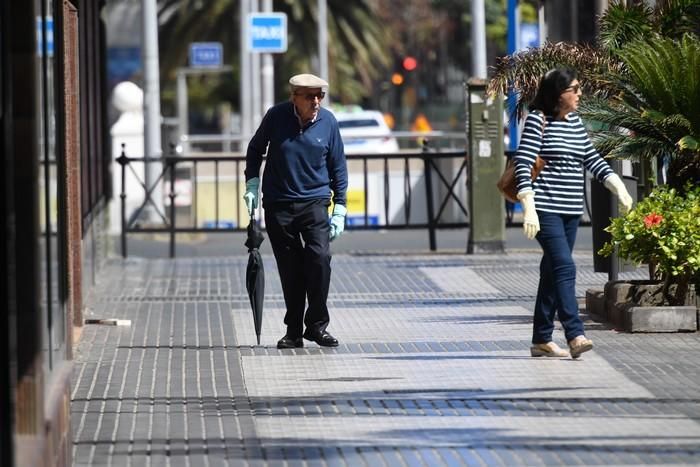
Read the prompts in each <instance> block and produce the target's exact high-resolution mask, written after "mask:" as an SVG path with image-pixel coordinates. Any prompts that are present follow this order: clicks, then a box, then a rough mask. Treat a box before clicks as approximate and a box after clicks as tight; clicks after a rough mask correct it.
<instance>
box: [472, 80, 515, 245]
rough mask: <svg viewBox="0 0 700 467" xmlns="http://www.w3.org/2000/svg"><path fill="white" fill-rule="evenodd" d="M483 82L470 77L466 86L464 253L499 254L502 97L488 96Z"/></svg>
mask: <svg viewBox="0 0 700 467" xmlns="http://www.w3.org/2000/svg"><path fill="white" fill-rule="evenodd" d="M485 91H486V82H485V81H483V80H474V79H471V80H469V82H468V83H467V85H466V87H465V92H466V99H465V103H466V107H467V108H466V114H467V120H468V122H467V131H468V134H467V140H468V141H469V148H468V154H467V158H468V160H469V177H468V184H469V186H468V196H469V241H468V243H467V253H501V252H503V251H504V249H505V241H506V226H505V216H506V212H505V200H504V199H503V197H502V196H501V194H500V192H499V191H498V188H496V182H497V181H498V179H499V177H500V176H501V174H502V173H503V169H504V168H505V156H504V151H503V99H502V98H501V97H500V96H499V97H498V98H496V99H487V98H486V95H485Z"/></svg>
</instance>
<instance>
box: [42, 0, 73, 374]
mask: <svg viewBox="0 0 700 467" xmlns="http://www.w3.org/2000/svg"><path fill="white" fill-rule="evenodd" d="M37 1H38V2H39V5H38V8H37V10H36V11H37V12H40V15H39V16H38V17H37V18H36V35H37V51H36V57H37V74H38V77H37V78H38V79H37V95H38V96H39V99H38V100H37V102H38V105H39V109H38V112H37V117H38V118H37V120H38V122H39V123H38V125H39V129H38V130H39V131H38V134H39V158H40V162H41V163H40V165H39V167H40V173H39V183H38V186H39V205H40V211H39V212H40V218H39V225H40V245H41V248H42V252H41V253H42V254H41V259H42V261H41V287H40V290H41V306H42V316H43V326H42V328H43V339H42V342H43V350H44V354H45V355H44V366H45V369H46V371H47V372H50V371H51V370H53V369H54V368H56V366H57V365H58V364H60V363H61V362H62V361H63V360H64V359H65V351H66V349H65V346H66V322H65V311H66V310H65V295H66V293H65V286H64V285H63V284H65V281H64V275H65V267H64V266H65V264H64V260H63V258H64V255H63V247H64V245H63V241H65V236H63V235H61V230H62V229H61V228H60V227H59V226H60V225H61V222H60V217H61V212H62V210H61V207H62V205H63V201H62V200H61V196H60V195H61V193H62V191H61V190H60V188H61V187H60V186H59V184H61V183H63V178H62V177H60V176H59V173H60V170H59V169H60V163H61V161H60V160H59V159H60V158H59V157H58V154H57V138H58V137H60V135H58V132H57V126H56V124H57V115H56V112H57V109H58V106H57V102H56V99H57V96H56V84H57V81H56V80H57V77H56V74H55V66H56V64H55V56H56V47H55V45H54V37H55V35H54V24H55V22H54V10H53V2H52V1H51V0H37ZM58 82H60V80H59V81H58ZM46 387H50V385H47V386H46Z"/></svg>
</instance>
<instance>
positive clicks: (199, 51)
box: [190, 42, 224, 68]
mask: <svg viewBox="0 0 700 467" xmlns="http://www.w3.org/2000/svg"><path fill="white" fill-rule="evenodd" d="M223 62H224V48H223V47H222V46H221V42H193V43H191V44H190V66H191V67H192V68H216V67H220V66H222V65H223Z"/></svg>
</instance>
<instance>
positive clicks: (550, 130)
mask: <svg viewBox="0 0 700 467" xmlns="http://www.w3.org/2000/svg"><path fill="white" fill-rule="evenodd" d="M543 118H545V117H544V115H543V114H542V113H541V112H539V111H538V112H531V113H530V114H529V115H528V116H527V118H526V119H525V128H524V129H523V134H522V137H521V140H520V145H519V146H518V150H517V151H516V153H515V176H516V179H517V182H518V193H522V192H524V191H529V190H534V192H535V206H536V209H537V210H538V211H545V212H553V213H558V214H569V215H581V214H583V184H584V181H585V180H584V168H585V169H587V170H588V171H589V172H591V174H592V175H593V176H594V177H595V178H597V179H598V180H599V181H600V182H603V181H604V180H605V179H606V178H608V177H609V176H610V175H612V174H613V171H612V169H611V168H610V166H609V165H608V163H607V162H606V161H605V160H604V159H603V158H602V157H601V156H600V154H598V151H596V150H595V148H594V147H593V144H591V140H590V138H589V137H588V132H587V131H586V128H585V127H584V126H583V123H582V122H581V118H580V117H579V116H578V114H576V113H574V112H571V113H569V114H567V115H566V117H565V118H564V120H556V119H554V118H553V117H546V118H547V122H546V124H545V126H544V136H542V119H543ZM538 154H539V155H540V157H542V158H543V159H544V160H545V161H546V162H547V165H545V167H544V169H542V172H540V175H539V176H538V177H537V178H536V179H535V180H534V181H531V176H530V172H531V170H532V165H533V164H534V163H535V159H536V158H537V155H538Z"/></svg>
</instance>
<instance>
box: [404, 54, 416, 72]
mask: <svg viewBox="0 0 700 467" xmlns="http://www.w3.org/2000/svg"><path fill="white" fill-rule="evenodd" d="M401 65H402V66H403V69H404V70H406V71H413V70H415V69H416V68H417V67H418V60H416V59H415V57H411V56H410V55H407V56H405V57H404V58H403V61H402V62H401Z"/></svg>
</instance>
